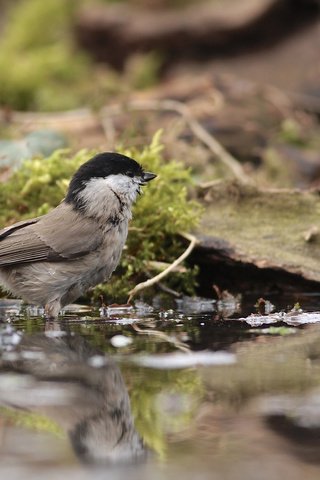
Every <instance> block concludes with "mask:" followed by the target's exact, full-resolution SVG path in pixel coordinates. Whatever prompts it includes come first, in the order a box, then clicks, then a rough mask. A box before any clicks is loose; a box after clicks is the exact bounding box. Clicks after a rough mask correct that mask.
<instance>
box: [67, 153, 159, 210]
mask: <svg viewBox="0 0 320 480" xmlns="http://www.w3.org/2000/svg"><path fill="white" fill-rule="evenodd" d="M109 175H127V176H128V177H131V178H133V177H139V178H140V179H141V181H139V183H140V185H144V184H146V183H147V182H149V181H150V180H152V179H153V178H155V177H156V175H155V174H154V173H150V172H145V171H144V170H143V168H142V166H141V165H140V164H139V163H138V162H136V161H135V160H133V158H130V157H127V156H126V155H122V154H120V153H114V152H104V153H98V154H97V155H95V156H94V157H93V158H91V159H90V160H88V161H87V162H85V163H84V164H83V165H81V167H80V168H79V169H78V170H77V171H76V173H75V174H74V176H73V177H72V179H71V181H70V185H69V190H68V193H67V195H66V198H65V200H66V202H73V201H74V198H75V196H76V195H77V194H78V193H79V192H81V191H82V190H83V189H84V188H85V187H86V184H87V183H88V182H89V181H90V180H91V179H92V178H106V177H108V176H109Z"/></svg>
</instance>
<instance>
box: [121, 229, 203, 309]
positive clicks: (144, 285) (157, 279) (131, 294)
mask: <svg viewBox="0 0 320 480" xmlns="http://www.w3.org/2000/svg"><path fill="white" fill-rule="evenodd" d="M182 236H183V237H185V238H187V239H188V240H189V241H190V244H189V246H188V248H187V249H186V250H185V251H184V252H183V254H182V255H180V257H178V258H177V259H176V260H175V261H174V262H173V263H171V264H170V265H169V267H167V268H166V269H165V270H163V271H162V272H160V273H159V274H158V275H156V276H155V277H152V278H150V279H149V280H146V281H145V282H141V283H138V284H137V285H136V286H135V287H134V288H133V289H132V290H130V292H129V298H128V300H127V303H130V301H131V300H132V298H133V297H134V296H135V295H136V294H137V293H138V292H141V290H144V289H145V288H149V287H151V286H152V285H155V284H156V283H158V282H160V280H162V279H163V278H164V277H166V276H167V275H168V274H169V273H170V272H172V270H174V269H175V268H176V267H177V266H178V265H179V264H180V263H181V262H183V260H185V259H186V258H187V257H188V255H190V253H191V252H192V250H193V249H194V247H195V245H196V244H197V243H198V240H197V239H196V237H194V236H193V235H190V234H188V233H183V234H182Z"/></svg>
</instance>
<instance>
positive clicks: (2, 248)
mask: <svg viewBox="0 0 320 480" xmlns="http://www.w3.org/2000/svg"><path fill="white" fill-rule="evenodd" d="M102 241H103V234H102V232H101V231H100V229H99V227H98V225H97V223H96V222H95V221H94V220H93V219H90V218H85V217H83V216H81V214H80V215H79V214H78V213H77V212H75V211H74V210H73V209H72V207H71V206H70V205H68V204H66V203H62V204H60V205H59V206H58V207H57V208H55V209H54V210H52V211H51V212H49V213H48V214H47V215H44V216H42V217H39V218H34V219H32V220H28V221H26V222H19V223H16V224H15V225H12V226H11V227H9V228H6V229H4V230H2V231H0V267H4V266H9V265H17V264H21V263H29V262H38V261H46V260H47V261H52V262H55V261H56V262H57V261H63V260H66V259H72V258H78V257H82V256H83V255H86V254H87V253H89V252H92V251H93V250H95V249H96V248H98V247H99V246H100V245H101V243H102Z"/></svg>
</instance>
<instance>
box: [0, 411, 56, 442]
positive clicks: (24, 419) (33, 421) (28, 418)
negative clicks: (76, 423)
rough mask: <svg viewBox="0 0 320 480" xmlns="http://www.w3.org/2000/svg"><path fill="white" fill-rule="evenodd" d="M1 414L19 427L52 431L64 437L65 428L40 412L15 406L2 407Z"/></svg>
mask: <svg viewBox="0 0 320 480" xmlns="http://www.w3.org/2000/svg"><path fill="white" fill-rule="evenodd" d="M0 416H1V417H3V418H6V419H7V420H10V421H11V422H13V423H14V425H17V426H19V427H23V428H28V429H31V430H38V431H44V432H48V433H52V434H53V435H56V436H58V437H64V436H65V434H64V432H63V430H62V429H61V428H60V427H59V425H57V423H56V422H54V421H53V420H51V419H49V418H48V417H45V416H44V415H39V414H38V413H30V412H24V411H22V410H15V409H13V408H7V407H0Z"/></svg>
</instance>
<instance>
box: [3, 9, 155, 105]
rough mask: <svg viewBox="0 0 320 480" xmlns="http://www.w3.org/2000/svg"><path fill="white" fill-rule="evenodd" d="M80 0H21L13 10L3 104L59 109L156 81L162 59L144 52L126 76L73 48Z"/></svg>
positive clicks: (97, 101)
mask: <svg viewBox="0 0 320 480" xmlns="http://www.w3.org/2000/svg"><path fill="white" fill-rule="evenodd" d="M82 3H83V1H82V0H79V1H74V0H46V1H45V2H44V1H42V0H20V1H19V2H17V3H15V4H14V5H13V6H12V7H11V8H10V10H9V13H8V18H7V22H6V24H5V28H4V32H3V35H2V39H1V43H0V105H9V106H10V107H12V108H14V109H17V110H43V111H57V110H66V109H72V108H76V107H79V106H83V104H89V105H92V106H98V105H99V106H101V103H102V102H105V101H106V98H107V97H108V96H110V95H112V94H114V92H115V91H116V92H118V93H120V92H123V91H127V90H128V89H129V88H131V87H137V88H145V87H148V86H150V85H151V84H153V83H154V82H155V81H156V78H157V76H158V71H159V66H160V60H159V58H158V56H157V55H155V54H148V55H146V56H141V57H139V59H136V61H133V62H132V63H131V65H129V66H128V71H127V72H126V73H125V76H124V78H123V79H121V78H120V77H119V75H117V74H116V73H115V72H112V71H110V70H108V69H107V68H106V67H103V66H101V65H100V66H97V65H95V64H94V63H93V62H91V61H90V59H89V57H88V56H87V55H86V54H85V53H84V52H81V51H79V50H78V49H76V48H75V45H74V44H73V39H72V29H73V17H74V14H75V12H76V9H77V8H79V6H81V4H82Z"/></svg>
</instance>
